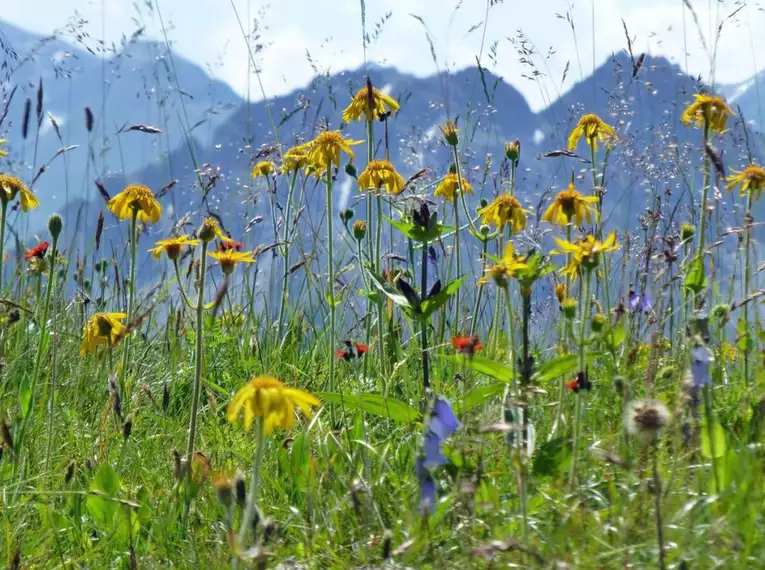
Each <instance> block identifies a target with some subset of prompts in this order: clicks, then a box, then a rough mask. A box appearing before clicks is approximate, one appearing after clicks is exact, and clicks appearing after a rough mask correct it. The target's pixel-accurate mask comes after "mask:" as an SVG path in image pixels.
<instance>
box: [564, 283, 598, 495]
mask: <svg viewBox="0 0 765 570" xmlns="http://www.w3.org/2000/svg"><path fill="white" fill-rule="evenodd" d="M591 273H592V272H591V270H589V269H586V270H585V273H584V275H583V276H582V279H584V283H583V284H582V285H583V299H582V303H581V306H580V309H581V314H580V315H579V319H580V323H579V372H580V373H581V374H585V375H586V372H585V371H586V369H587V366H586V350H585V338H584V336H585V334H586V333H587V320H588V319H589V313H590V274H591ZM582 397H583V396H582V392H581V390H580V391H578V392H577V393H576V396H575V398H576V399H575V403H574V408H575V410H574V438H573V444H572V448H571V473H570V474H569V480H570V482H571V483H572V484H573V482H574V477H575V476H576V460H577V452H578V450H579V429H580V423H581V416H582V403H581V400H582Z"/></svg>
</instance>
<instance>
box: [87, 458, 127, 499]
mask: <svg viewBox="0 0 765 570" xmlns="http://www.w3.org/2000/svg"><path fill="white" fill-rule="evenodd" d="M90 490H91V491H101V492H103V493H104V494H105V495H109V496H110V497H116V496H117V493H119V490H120V478H119V475H117V472H116V471H115V470H114V468H113V467H112V466H111V465H109V464H108V463H102V464H101V465H100V466H99V467H98V470H97V471H96V476H95V477H94V478H93V481H91V483H90Z"/></svg>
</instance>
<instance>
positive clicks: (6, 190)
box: [0, 174, 40, 212]
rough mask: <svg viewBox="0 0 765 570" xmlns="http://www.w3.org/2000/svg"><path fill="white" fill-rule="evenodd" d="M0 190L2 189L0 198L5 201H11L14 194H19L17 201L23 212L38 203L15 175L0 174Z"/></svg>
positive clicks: (35, 206) (36, 205) (14, 196)
mask: <svg viewBox="0 0 765 570" xmlns="http://www.w3.org/2000/svg"><path fill="white" fill-rule="evenodd" d="M0 190H2V192H0V199H1V200H2V201H3V202H5V203H8V202H12V201H13V199H14V198H16V195H17V194H20V195H21V197H20V198H19V201H20V203H21V209H22V210H23V211H24V212H28V211H29V210H32V209H34V208H37V207H38V206H39V205H40V202H39V200H38V199H37V197H36V196H35V195H34V194H32V192H31V191H30V190H29V188H27V187H26V185H25V184H24V183H23V182H22V181H21V180H19V179H18V178H16V177H15V176H9V175H7V174H0Z"/></svg>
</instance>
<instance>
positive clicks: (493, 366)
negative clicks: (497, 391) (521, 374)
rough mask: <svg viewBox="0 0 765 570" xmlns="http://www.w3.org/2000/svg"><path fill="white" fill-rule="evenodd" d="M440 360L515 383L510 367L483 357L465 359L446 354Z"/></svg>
mask: <svg viewBox="0 0 765 570" xmlns="http://www.w3.org/2000/svg"><path fill="white" fill-rule="evenodd" d="M438 358H440V359H442V360H445V361H446V362H452V363H454V364H456V365H457V366H464V367H465V368H467V369H468V370H472V371H473V372H479V373H481V374H485V375H486V376H488V377H490V378H494V379H495V380H499V381H500V382H505V383H506V384H507V383H510V382H512V381H513V372H512V370H511V369H510V367H509V366H508V365H506V364H500V363H499V362H494V361H493V360H489V359H488V358H484V357H483V356H473V357H465V356H463V355H461V354H444V355H438Z"/></svg>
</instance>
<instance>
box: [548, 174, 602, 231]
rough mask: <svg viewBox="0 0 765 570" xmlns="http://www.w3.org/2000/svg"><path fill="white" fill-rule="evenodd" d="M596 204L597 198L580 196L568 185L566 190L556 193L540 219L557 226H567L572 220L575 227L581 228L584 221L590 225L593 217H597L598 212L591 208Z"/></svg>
mask: <svg viewBox="0 0 765 570" xmlns="http://www.w3.org/2000/svg"><path fill="white" fill-rule="evenodd" d="M597 203H598V197H597V196H582V195H581V194H580V193H579V192H578V191H577V189H576V188H574V185H573V184H569V185H568V188H567V189H566V190H561V191H560V192H558V195H557V196H555V199H554V200H553V201H552V204H550V206H549V207H548V208H547V210H545V213H544V215H543V216H542V219H543V220H544V221H545V222H550V223H551V224H558V225H559V226H567V225H568V224H569V223H570V222H571V221H572V219H573V221H574V223H575V225H577V226H581V225H582V222H583V221H584V220H587V223H588V224H591V223H592V220H593V216H594V217H595V219H597V217H598V211H597V210H596V209H595V208H594V207H593V206H592V204H597Z"/></svg>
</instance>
